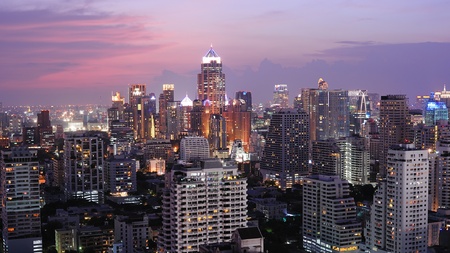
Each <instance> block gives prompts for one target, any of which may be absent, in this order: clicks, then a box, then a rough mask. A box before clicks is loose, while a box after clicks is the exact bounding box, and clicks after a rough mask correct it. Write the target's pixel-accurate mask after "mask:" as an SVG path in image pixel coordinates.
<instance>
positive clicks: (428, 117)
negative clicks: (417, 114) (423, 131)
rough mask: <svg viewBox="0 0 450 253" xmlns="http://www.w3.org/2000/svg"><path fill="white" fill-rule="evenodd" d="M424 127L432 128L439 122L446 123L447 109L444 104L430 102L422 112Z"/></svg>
mask: <svg viewBox="0 0 450 253" xmlns="http://www.w3.org/2000/svg"><path fill="white" fill-rule="evenodd" d="M424 114H425V125H427V126H434V125H437V124H440V123H439V122H444V123H445V124H447V123H448V109H447V105H446V104H445V103H444V102H437V101H430V102H428V103H427V106H426V108H425V111H424Z"/></svg>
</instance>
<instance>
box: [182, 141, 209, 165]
mask: <svg viewBox="0 0 450 253" xmlns="http://www.w3.org/2000/svg"><path fill="white" fill-rule="evenodd" d="M209 157H210V155H209V143H208V140H207V139H206V138H205V137H203V136H186V137H184V138H183V139H181V141H180V160H182V161H185V162H189V161H192V160H203V159H207V158H209Z"/></svg>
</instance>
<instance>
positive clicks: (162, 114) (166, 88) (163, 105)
mask: <svg viewBox="0 0 450 253" xmlns="http://www.w3.org/2000/svg"><path fill="white" fill-rule="evenodd" d="M174 90H175V88H174V84H163V93H161V95H159V132H160V134H161V137H162V138H167V135H168V126H167V124H168V114H167V110H168V108H167V107H168V104H169V102H172V101H174Z"/></svg>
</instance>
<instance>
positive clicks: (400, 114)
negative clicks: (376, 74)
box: [377, 95, 413, 177]
mask: <svg viewBox="0 0 450 253" xmlns="http://www.w3.org/2000/svg"><path fill="white" fill-rule="evenodd" d="M379 131H380V139H381V145H382V149H381V152H380V153H379V157H378V159H377V160H379V161H380V175H381V177H384V176H385V175H386V158H387V151H388V149H389V147H390V146H392V145H397V144H399V143H405V142H412V141H413V136H412V135H413V133H412V125H411V117H410V115H409V111H408V99H407V98H406V96H405V95H387V96H381V104H380V128H379Z"/></svg>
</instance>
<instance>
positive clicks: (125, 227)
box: [114, 214, 153, 252]
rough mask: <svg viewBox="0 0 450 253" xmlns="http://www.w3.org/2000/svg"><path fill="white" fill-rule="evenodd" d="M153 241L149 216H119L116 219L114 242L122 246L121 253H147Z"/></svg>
mask: <svg viewBox="0 0 450 253" xmlns="http://www.w3.org/2000/svg"><path fill="white" fill-rule="evenodd" d="M151 239H153V238H152V235H151V229H150V226H149V219H148V215H146V214H144V215H143V216H142V215H136V216H123V215H117V216H116V218H115V219H114V240H115V242H117V243H121V244H122V251H120V252H135V250H136V251H145V250H147V249H148V248H149V246H150V245H149V241H150V240H151Z"/></svg>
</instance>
